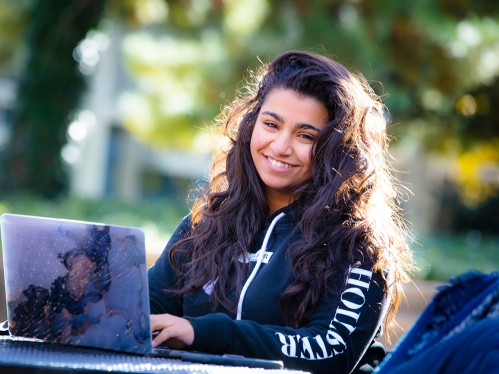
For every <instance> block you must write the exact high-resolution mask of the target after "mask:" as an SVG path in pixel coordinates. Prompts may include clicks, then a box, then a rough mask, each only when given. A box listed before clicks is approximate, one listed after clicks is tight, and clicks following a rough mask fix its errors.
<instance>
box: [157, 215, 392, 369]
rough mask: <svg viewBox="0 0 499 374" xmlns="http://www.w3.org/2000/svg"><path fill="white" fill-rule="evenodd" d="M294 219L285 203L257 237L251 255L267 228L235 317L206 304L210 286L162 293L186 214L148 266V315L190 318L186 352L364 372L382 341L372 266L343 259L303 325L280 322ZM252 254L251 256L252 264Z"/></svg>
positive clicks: (378, 285) (169, 282)
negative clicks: (338, 275)
mask: <svg viewBox="0 0 499 374" xmlns="http://www.w3.org/2000/svg"><path fill="white" fill-rule="evenodd" d="M282 213H284V214H282ZM276 218H277V222H276V223H274V224H275V226H274V227H273V229H272V230H269V227H271V225H272V222H273V221H275V220H276ZM298 221H299V220H298V219H297V218H296V217H294V215H293V212H292V211H291V206H288V207H285V208H283V209H280V210H279V211H277V212H275V213H274V214H273V215H272V217H270V218H269V220H268V221H267V223H266V225H265V228H264V230H263V231H262V233H261V234H260V235H259V237H258V238H257V240H255V243H254V245H253V248H252V249H251V250H250V251H249V252H250V255H251V254H254V253H257V252H258V251H259V250H260V248H261V247H262V243H264V239H265V236H266V234H267V232H268V231H269V235H268V243H267V246H266V250H265V252H266V253H265V256H263V261H262V262H261V266H260V268H259V269H258V270H257V273H256V276H255V277H254V279H253V280H252V282H251V283H250V284H249V287H248V288H247V292H246V294H245V296H244V298H243V302H242V308H241V319H240V320H237V319H236V314H235V313H234V312H231V311H228V310H227V309H225V308H223V307H221V306H220V307H218V308H217V310H215V311H214V310H212V307H211V304H210V303H209V302H208V294H209V293H210V285H209V284H208V285H206V286H205V287H204V289H203V290H201V291H200V292H198V293H194V294H189V295H186V296H183V297H179V296H176V295H173V294H172V293H168V292H165V290H168V289H173V288H175V286H176V282H177V277H176V274H175V272H174V271H173V269H172V266H171V264H170V261H169V259H168V252H169V250H170V248H171V246H172V245H173V244H174V243H176V242H177V241H179V240H180V239H181V238H183V237H185V236H187V235H189V230H190V217H189V216H187V217H186V218H184V220H183V221H182V222H181V223H180V225H179V226H178V227H177V229H176V230H175V232H174V233H173V235H172V237H171V238H170V240H169V242H168V244H167V246H166V248H165V250H164V251H163V253H162V254H161V256H160V257H159V259H158V260H157V262H156V264H155V265H154V266H152V267H151V268H150V269H149V272H148V275H149V294H150V304H151V313H152V314H163V313H169V314H172V315H175V316H179V317H185V318H187V319H189V321H190V322H191V324H192V326H193V328H194V342H193V344H192V345H191V346H190V349H192V350H197V351H203V352H209V353H215V354H225V353H228V354H237V355H244V356H246V357H257V358H264V359H273V360H282V361H283V362H284V366H285V367H286V368H290V369H300V370H304V371H310V372H312V373H335V374H339V373H350V372H352V371H353V372H363V373H365V372H369V371H370V370H371V369H372V366H375V365H376V364H377V363H378V362H379V361H380V360H382V359H383V357H384V350H383V348H382V346H381V345H380V344H379V343H376V342H374V340H373V339H374V337H375V335H376V333H377V332H378V331H380V327H381V325H382V322H383V319H384V316H385V314H386V310H387V307H388V304H389V299H388V297H387V295H386V292H385V286H384V285H385V282H384V280H383V279H382V277H381V275H380V274H378V273H375V272H373V271H372V269H370V268H366V267H363V266H362V264H361V265H360V266H357V267H353V264H352V265H346V266H347V267H348V268H349V269H350V270H349V273H348V277H347V279H346V282H345V283H344V284H336V285H332V286H331V287H332V288H334V289H336V292H335V293H334V294H331V295H325V296H324V297H323V299H322V301H321V302H320V304H318V305H317V307H316V308H315V310H314V313H313V315H312V318H311V319H310V321H309V322H308V324H307V325H306V326H303V327H300V328H298V329H295V328H292V327H288V325H287V324H286V321H285V318H284V317H283V315H282V313H281V310H280V306H279V300H280V297H281V295H282V293H283V292H284V290H285V289H286V288H287V287H288V286H289V285H290V284H291V283H292V282H293V279H294V275H293V270H292V267H291V263H290V260H289V258H290V256H289V254H288V255H287V254H286V252H287V249H288V246H289V241H290V239H291V240H293V241H294V240H296V239H297V238H299V235H300V234H299V230H295V228H296V225H297V224H298ZM257 257H258V256H250V258H251V259H250V261H249V264H250V265H249V266H252V268H254V267H255V263H256V262H257V261H256V258H257ZM345 271H347V269H345ZM250 277H251V276H250ZM337 295H341V296H340V297H338V296H337Z"/></svg>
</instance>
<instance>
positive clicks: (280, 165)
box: [267, 157, 291, 168]
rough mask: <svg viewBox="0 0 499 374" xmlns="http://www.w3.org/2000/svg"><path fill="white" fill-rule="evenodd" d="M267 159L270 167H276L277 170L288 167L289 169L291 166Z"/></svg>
mask: <svg viewBox="0 0 499 374" xmlns="http://www.w3.org/2000/svg"><path fill="white" fill-rule="evenodd" d="M267 158H268V160H269V161H270V163H271V164H272V165H274V166H277V167H279V168H290V167H291V165H290V164H283V163H282V162H280V161H276V160H274V159H271V158H270V157H267Z"/></svg>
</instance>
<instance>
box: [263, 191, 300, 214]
mask: <svg viewBox="0 0 499 374" xmlns="http://www.w3.org/2000/svg"><path fill="white" fill-rule="evenodd" d="M266 195H267V203H268V204H269V211H270V215H272V214H274V213H275V212H276V211H278V210H279V209H281V208H284V207H285V206H287V205H289V204H291V203H292V202H293V200H294V198H293V195H291V194H290V193H285V192H278V191H274V190H272V191H269V190H267V191H266Z"/></svg>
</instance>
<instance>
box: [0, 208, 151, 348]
mask: <svg viewBox="0 0 499 374" xmlns="http://www.w3.org/2000/svg"><path fill="white" fill-rule="evenodd" d="M0 222H1V230H2V247H3V261H4V271H5V291H6V297H7V317H8V321H9V330H10V333H11V334H12V335H15V336H21V337H28V338H38V339H43V340H47V341H51V342H58V343H63V344H72V345H82V346H87V347H95V348H104V349H110V350H116V351H124V352H131V353H140V354H145V353H149V352H150V351H151V331H150V324H149V295H148V283H147V269H146V256H145V245H144V233H143V231H142V230H141V229H139V228H133V227H125V226H114V225H105V224H100V223H91V222H82V221H72V220H65V219H53V218H44V217H33V216H23V215H16V214H4V215H2V216H1V218H0Z"/></svg>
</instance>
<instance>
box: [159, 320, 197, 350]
mask: <svg viewBox="0 0 499 374" xmlns="http://www.w3.org/2000/svg"><path fill="white" fill-rule="evenodd" d="M151 331H152V332H153V337H154V338H153V341H152V346H153V347H157V346H158V345H160V344H161V343H165V344H166V345H167V346H168V348H172V349H183V348H185V347H187V346H189V345H191V344H192V343H193V342H194V329H193V328H192V325H191V323H190V322H189V320H187V319H185V318H180V317H175V316H172V315H171V314H151ZM155 333H157V334H156V335H155Z"/></svg>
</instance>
